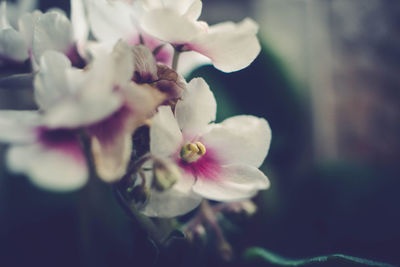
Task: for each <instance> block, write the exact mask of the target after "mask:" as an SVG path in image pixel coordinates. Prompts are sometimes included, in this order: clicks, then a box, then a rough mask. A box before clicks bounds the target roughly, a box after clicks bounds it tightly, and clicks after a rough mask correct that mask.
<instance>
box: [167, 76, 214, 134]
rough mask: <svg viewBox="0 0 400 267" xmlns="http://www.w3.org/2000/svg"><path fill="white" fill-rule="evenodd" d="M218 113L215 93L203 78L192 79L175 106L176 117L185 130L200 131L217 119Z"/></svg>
mask: <svg viewBox="0 0 400 267" xmlns="http://www.w3.org/2000/svg"><path fill="white" fill-rule="evenodd" d="M216 113H217V103H216V101H215V98H214V94H213V93H212V92H211V90H210V88H209V87H208V85H207V83H206V82H205V81H204V80H203V79H202V78H195V79H193V80H191V81H190V83H189V84H188V86H187V90H186V92H184V94H183V96H182V100H181V101H178V103H177V104H176V107H175V117H176V119H177V121H178V124H179V126H180V128H181V129H182V130H183V131H194V132H198V131H199V130H201V129H203V128H204V127H206V126H207V124H208V123H210V122H211V121H214V120H215V115H216Z"/></svg>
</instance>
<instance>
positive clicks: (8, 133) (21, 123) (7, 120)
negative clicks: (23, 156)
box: [0, 110, 40, 143]
mask: <svg viewBox="0 0 400 267" xmlns="http://www.w3.org/2000/svg"><path fill="white" fill-rule="evenodd" d="M39 124H40V115H39V113H38V112H36V111H11V110H1V111H0V141H2V142H12V143H26V142H32V141H33V140H35V139H36V132H35V129H36V127H38V126H39Z"/></svg>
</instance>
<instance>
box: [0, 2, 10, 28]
mask: <svg viewBox="0 0 400 267" xmlns="http://www.w3.org/2000/svg"><path fill="white" fill-rule="evenodd" d="M7 28H11V25H10V23H9V22H8V18H7V2H6V1H1V3H0V29H1V30H3V29H7Z"/></svg>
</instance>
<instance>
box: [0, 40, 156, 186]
mask: <svg viewBox="0 0 400 267" xmlns="http://www.w3.org/2000/svg"><path fill="white" fill-rule="evenodd" d="M133 65H134V60H133V53H132V51H131V49H130V48H129V47H128V46H127V45H126V44H124V43H122V42H119V43H118V44H117V45H116V46H115V49H114V51H113V53H111V54H108V53H106V54H103V55H100V54H97V57H96V58H95V59H94V61H93V62H92V64H91V65H89V67H88V69H87V70H80V69H76V68H73V67H72V66H71V62H70V61H69V59H68V58H67V57H66V56H65V55H63V54H61V53H58V52H55V51H47V52H45V53H44V54H43V56H42V58H41V62H40V71H39V73H38V74H37V76H36V77H35V81H34V85H35V99H36V101H37V103H38V105H39V107H40V112H35V111H31V112H28V111H1V112H0V128H1V131H0V132H1V133H0V140H2V141H4V142H9V143H11V144H12V146H11V148H10V149H9V152H8V157H7V158H8V166H9V168H10V169H11V170H13V171H15V172H18V173H25V174H27V175H28V176H29V177H30V178H31V180H32V181H33V182H34V183H35V184H37V185H39V186H41V187H43V188H46V189H53V190H72V189H76V188H79V187H80V186H82V185H83V184H85V182H86V180H87V175H88V168H87V164H86V160H85V156H84V154H83V151H82V148H81V145H80V143H79V139H78V134H79V132H81V131H83V130H85V131H86V132H87V133H88V134H89V136H90V138H91V143H92V146H91V147H92V152H93V156H94V160H95V163H96V169H97V172H98V174H99V176H100V178H102V179H103V180H105V181H107V182H111V181H115V180H116V179H118V178H120V177H121V176H122V175H123V174H124V173H125V169H126V165H127V163H128V161H129V159H130V153H131V149H132V148H131V136H132V133H133V132H134V130H135V129H136V128H137V127H138V126H140V125H142V124H143V123H144V121H145V119H147V118H148V116H149V113H151V112H152V111H153V110H154V109H155V108H156V106H158V105H159V104H160V102H162V101H164V98H163V96H164V94H163V93H160V92H158V91H156V90H155V89H152V88H148V87H150V86H148V87H147V86H145V85H143V86H142V85H137V84H135V83H133V82H132V81H131V77H132V73H133V70H134V69H133Z"/></svg>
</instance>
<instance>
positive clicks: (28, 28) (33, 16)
mask: <svg viewBox="0 0 400 267" xmlns="http://www.w3.org/2000/svg"><path fill="white" fill-rule="evenodd" d="M41 15H43V14H42V12H40V11H39V10H36V11H34V12H32V13H26V14H24V15H22V16H21V18H20V19H19V20H18V29H19V32H20V33H21V34H22V35H23V36H24V39H25V43H26V44H27V46H28V48H29V49H30V50H32V44H33V33H34V28H35V24H36V20H37V19H38V18H39V17H40V16H41Z"/></svg>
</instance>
